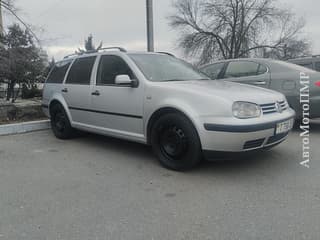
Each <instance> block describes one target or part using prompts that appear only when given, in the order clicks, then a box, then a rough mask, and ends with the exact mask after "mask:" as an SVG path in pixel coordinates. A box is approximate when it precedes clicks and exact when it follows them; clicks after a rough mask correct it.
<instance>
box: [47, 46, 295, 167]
mask: <svg viewBox="0 0 320 240" xmlns="http://www.w3.org/2000/svg"><path fill="white" fill-rule="evenodd" d="M43 109H44V112H45V113H46V114H47V115H48V116H49V117H50V118H51V124H52V129H53V132H54V134H55V135H56V136H57V137H58V138H61V139H67V138H70V137H71V136H72V135H73V132H74V129H80V130H84V131H88V132H94V133H98V134H103V135H108V136H112V137H117V138H123V139H127V140H132V141H136V142H140V143H143V144H150V145H152V148H153V150H154V152H155V154H156V155H157V157H158V159H159V160H160V163H161V164H162V165H163V166H165V167H167V168H169V169H173V170H185V169H190V168H192V167H195V166H196V165H197V164H198V163H199V162H200V161H201V159H202V158H203V156H205V157H207V158H209V157H212V156H213V157H214V156H215V154H216V152H247V151H252V150H257V149H264V148H271V147H273V146H275V145H277V144H279V143H281V142H282V141H284V140H285V139H286V137H287V135H288V133H289V131H290V130H291V129H292V126H293V122H294V116H295V112H294V111H293V110H292V109H291V108H290V107H289V106H288V103H287V101H286V98H285V96H284V95H283V94H281V93H278V92H274V91H271V90H267V89H262V88H258V87H253V86H247V85H242V84H237V83H231V82H225V81H214V80H211V79H209V78H208V77H206V76H205V75H203V74H202V73H200V72H199V71H198V70H196V69H194V68H193V67H192V66H190V65H189V64H187V63H185V62H183V61H182V60H179V59H177V58H175V57H174V56H171V55H170V54H165V53H145V52H127V51H125V50H124V49H123V48H111V49H104V51H100V52H96V53H91V54H83V55H75V56H71V57H67V58H65V59H64V60H63V61H61V62H58V63H57V64H56V66H55V67H54V68H53V70H52V71H51V73H50V75H49V77H48V79H47V81H46V84H45V87H44V93H43ZM270 112H271V114H270Z"/></svg>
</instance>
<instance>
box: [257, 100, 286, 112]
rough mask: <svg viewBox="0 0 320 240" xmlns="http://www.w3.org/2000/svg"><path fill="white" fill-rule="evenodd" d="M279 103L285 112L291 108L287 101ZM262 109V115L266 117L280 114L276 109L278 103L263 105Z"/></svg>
mask: <svg viewBox="0 0 320 240" xmlns="http://www.w3.org/2000/svg"><path fill="white" fill-rule="evenodd" d="M278 103H279V104H280V107H281V110H282V111H285V110H287V109H288V108H289V106H288V103H287V102H286V101H281V102H278ZM260 107H261V109H262V113H263V114H264V115H266V114H272V113H277V112H278V109H277V107H276V103H267V104H261V105H260Z"/></svg>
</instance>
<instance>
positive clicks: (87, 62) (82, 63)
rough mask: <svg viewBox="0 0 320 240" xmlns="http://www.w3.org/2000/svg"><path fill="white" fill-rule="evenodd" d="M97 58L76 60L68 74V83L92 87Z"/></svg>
mask: <svg viewBox="0 0 320 240" xmlns="http://www.w3.org/2000/svg"><path fill="white" fill-rule="evenodd" d="M95 60H96V57H85V58H79V59H77V60H75V62H74V63H73V64H72V66H71V69H70V71H69V74H68V78H67V80H66V83H68V84H80V85H90V78H91V73H92V68H93V65H94V62H95Z"/></svg>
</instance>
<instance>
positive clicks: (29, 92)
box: [21, 84, 42, 99]
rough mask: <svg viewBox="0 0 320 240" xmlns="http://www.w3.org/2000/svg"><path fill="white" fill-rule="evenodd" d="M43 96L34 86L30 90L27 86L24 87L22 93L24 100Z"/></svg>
mask: <svg viewBox="0 0 320 240" xmlns="http://www.w3.org/2000/svg"><path fill="white" fill-rule="evenodd" d="M41 96H42V90H40V89H38V88H37V86H36V85H32V87H31V88H28V86H27V85H26V84H23V85H22V93H21V98H22V99H30V98H35V97H41Z"/></svg>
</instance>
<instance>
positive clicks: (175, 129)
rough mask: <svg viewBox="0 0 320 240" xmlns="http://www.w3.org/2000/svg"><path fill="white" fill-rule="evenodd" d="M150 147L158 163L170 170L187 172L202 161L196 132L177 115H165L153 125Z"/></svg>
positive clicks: (187, 122) (181, 116)
mask: <svg viewBox="0 0 320 240" xmlns="http://www.w3.org/2000/svg"><path fill="white" fill-rule="evenodd" d="M151 145H152V148H153V151H154V153H155V154H156V156H157V157H158V159H159V161H160V163H161V164H162V165H163V166H164V167H165V168H168V169H171V170H175V171H185V170H189V169H192V168H194V167H196V166H197V165H198V164H199V163H200V162H201V160H202V150H201V143H200V140H199V136H198V132H197V130H196V129H195V127H194V126H193V124H192V122H191V121H190V120H189V119H188V118H186V117H185V116H184V115H182V114H179V113H169V114H166V115H164V116H162V117H160V118H159V119H158V120H157V121H156V122H155V123H154V125H153V127H152V130H151Z"/></svg>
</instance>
